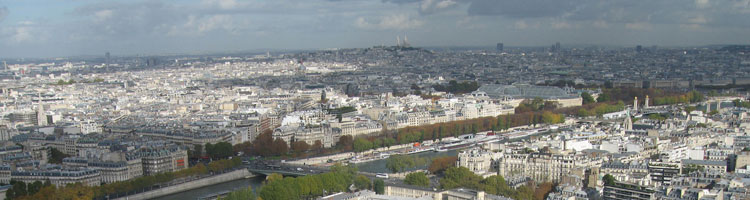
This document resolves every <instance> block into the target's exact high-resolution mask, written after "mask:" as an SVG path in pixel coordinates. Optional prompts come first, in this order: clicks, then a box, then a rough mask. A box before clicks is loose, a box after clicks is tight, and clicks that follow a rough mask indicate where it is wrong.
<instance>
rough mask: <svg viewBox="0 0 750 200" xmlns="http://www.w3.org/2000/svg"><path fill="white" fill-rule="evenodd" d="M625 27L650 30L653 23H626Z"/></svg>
mask: <svg viewBox="0 0 750 200" xmlns="http://www.w3.org/2000/svg"><path fill="white" fill-rule="evenodd" d="M625 28H627V29H631V30H650V29H651V24H649V23H647V22H633V23H625Z"/></svg>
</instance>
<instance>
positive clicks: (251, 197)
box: [219, 186, 255, 200]
mask: <svg viewBox="0 0 750 200" xmlns="http://www.w3.org/2000/svg"><path fill="white" fill-rule="evenodd" d="M219 199H220V200H255V193H254V192H253V188H252V186H248V187H247V188H243V189H240V190H236V191H233V192H230V193H229V194H227V196H226V197H223V198H219Z"/></svg>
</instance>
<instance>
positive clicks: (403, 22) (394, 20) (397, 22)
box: [355, 14, 424, 30]
mask: <svg viewBox="0 0 750 200" xmlns="http://www.w3.org/2000/svg"><path fill="white" fill-rule="evenodd" d="M423 24H424V22H423V21H420V20H417V19H411V18H410V17H409V16H408V15H405V14H398V15H388V16H385V17H383V18H381V19H379V20H374V21H373V20H367V19H365V18H364V17H359V18H357V20H356V22H355V25H356V26H357V27H359V28H362V29H371V30H405V29H414V28H418V27H421V26H422V25H423Z"/></svg>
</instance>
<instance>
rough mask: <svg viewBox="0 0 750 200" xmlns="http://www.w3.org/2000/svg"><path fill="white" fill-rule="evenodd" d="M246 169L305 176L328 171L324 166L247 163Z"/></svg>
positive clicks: (263, 172) (261, 172)
mask: <svg viewBox="0 0 750 200" xmlns="http://www.w3.org/2000/svg"><path fill="white" fill-rule="evenodd" d="M246 167H247V171H249V172H251V173H253V174H263V175H266V176H268V175H271V174H274V173H275V174H281V175H284V176H307V175H311V174H320V173H325V172H328V171H330V170H329V169H328V168H326V167H314V166H307V165H299V166H298V165H274V164H271V165H247V166H246Z"/></svg>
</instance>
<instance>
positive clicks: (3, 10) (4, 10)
mask: <svg viewBox="0 0 750 200" xmlns="http://www.w3.org/2000/svg"><path fill="white" fill-rule="evenodd" d="M7 16H8V7H5V6H3V7H0V22H2V21H3V20H4V19H5V17H7Z"/></svg>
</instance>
